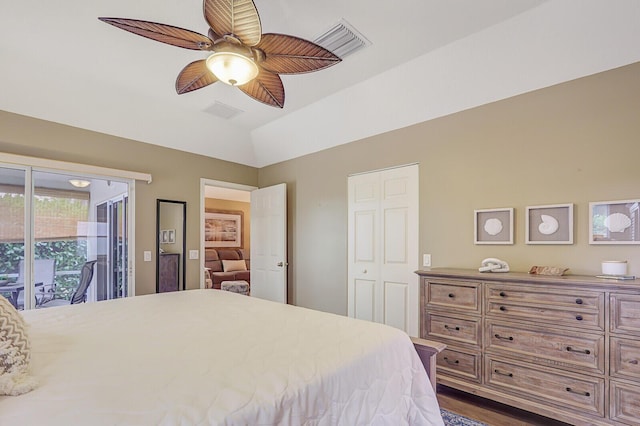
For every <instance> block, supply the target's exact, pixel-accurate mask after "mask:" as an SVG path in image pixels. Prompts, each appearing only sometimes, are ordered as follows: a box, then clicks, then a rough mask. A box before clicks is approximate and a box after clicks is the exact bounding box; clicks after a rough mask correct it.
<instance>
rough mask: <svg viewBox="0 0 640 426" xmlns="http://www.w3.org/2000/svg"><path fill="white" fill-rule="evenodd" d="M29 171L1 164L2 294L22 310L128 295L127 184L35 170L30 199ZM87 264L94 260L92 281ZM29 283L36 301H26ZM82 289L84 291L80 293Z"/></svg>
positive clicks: (0, 261)
mask: <svg viewBox="0 0 640 426" xmlns="http://www.w3.org/2000/svg"><path fill="white" fill-rule="evenodd" d="M24 174H25V172H24V171H22V170H14V169H5V168H0V294H2V295H3V296H5V297H6V298H7V299H8V300H9V301H10V302H11V303H13V304H14V305H15V306H16V307H17V308H18V309H29V308H44V307H48V306H52V305H59V304H64V303H77V301H78V300H81V301H85V300H86V301H99V300H105V299H112V298H118V297H124V296H126V294H127V256H126V252H127V250H126V247H127V230H126V208H127V197H126V193H127V190H128V186H127V185H126V184H123V183H119V182H112V181H107V180H100V179H91V180H78V179H77V177H74V176H67V175H61V174H54V173H45V172H33V179H32V181H33V190H32V191H31V193H32V195H31V198H30V200H31V201H30V203H27V202H26V200H25V193H26V191H25V184H24V181H25V179H24ZM77 182H80V184H78V183H77ZM31 224H32V227H31ZM28 239H29V240H30V242H29V241H28ZM25 243H27V244H30V243H31V244H32V246H31V247H29V246H27V247H29V248H30V249H31V248H32V250H30V252H31V253H30V256H27V254H26V252H25ZM27 257H29V258H30V260H32V262H31V263H27V262H25V260H26V259H27ZM93 261H97V263H96V262H93ZM94 264H95V265H94ZM83 265H87V266H90V268H89V270H88V271H86V273H85V274H84V275H83V277H84V279H85V280H88V282H86V283H82V282H81V280H80V278H81V271H82V270H83ZM27 273H29V275H30V276H31V280H30V281H29V282H28V283H25V281H26V280H25V278H26V277H27ZM94 273H95V274H94ZM81 284H84V285H83V286H82V289H79V286H80V285H81ZM25 285H26V286H31V287H30V289H31V291H30V293H31V294H32V296H33V297H32V300H33V302H32V303H25V293H27V292H26V291H25V290H26V289H25ZM87 287H88V288H87ZM77 290H78V291H82V292H84V294H80V295H78V297H76V296H74V293H75V292H76V291H77ZM27 294H28V293H27ZM72 296H74V297H73V301H72V300H71V299H72ZM53 301H55V302H53Z"/></svg>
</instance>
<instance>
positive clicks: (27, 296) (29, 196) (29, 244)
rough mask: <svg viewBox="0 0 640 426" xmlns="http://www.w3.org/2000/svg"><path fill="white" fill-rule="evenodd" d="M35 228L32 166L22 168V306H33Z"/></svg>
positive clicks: (29, 307) (30, 307)
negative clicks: (33, 238) (32, 283)
mask: <svg viewBox="0 0 640 426" xmlns="http://www.w3.org/2000/svg"><path fill="white" fill-rule="evenodd" d="M34 229H35V215H34V212H33V168H31V167H26V168H25V169H24V241H23V243H24V258H23V259H24V289H23V292H24V307H23V308H22V309H24V310H27V309H32V308H33V300H32V297H33V286H32V285H31V282H33V280H32V279H31V277H32V276H33V241H32V237H33V230H34Z"/></svg>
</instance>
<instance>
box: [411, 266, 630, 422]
mask: <svg viewBox="0 0 640 426" xmlns="http://www.w3.org/2000/svg"><path fill="white" fill-rule="evenodd" d="M417 273H418V275H420V316H421V318H420V337H421V338H424V339H429V340H435V341H439V342H442V343H446V345H447V348H446V349H445V350H444V351H442V352H441V353H440V354H438V356H437V371H438V376H437V377H438V383H441V384H444V385H447V386H451V387H453V388H456V389H460V390H464V391H467V392H470V393H473V394H476V395H480V396H483V397H486V398H490V399H493V400H496V401H500V402H503V403H506V404H509V405H512V406H515V407H518V408H522V409H524V410H528V411H532V412H535V413H538V414H542V415H544V416H547V417H550V418H553V419H557V420H561V421H564V422H567V423H571V424H574V425H611V424H613V425H639V426H640V280H633V281H618V280H603V279H598V278H594V277H586V276H575V275H569V276H564V277H550V276H539V275H529V274H526V273H515V272H509V273H479V272H477V271H474V270H464V269H432V270H429V271H417Z"/></svg>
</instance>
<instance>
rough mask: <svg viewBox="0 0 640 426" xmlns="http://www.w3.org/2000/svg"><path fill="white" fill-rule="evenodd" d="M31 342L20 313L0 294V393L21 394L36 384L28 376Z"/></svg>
mask: <svg viewBox="0 0 640 426" xmlns="http://www.w3.org/2000/svg"><path fill="white" fill-rule="evenodd" d="M30 358H31V344H30V343H29V337H28V336H27V324H26V323H25V322H24V319H23V318H22V315H20V313H19V312H18V311H17V310H16V308H14V307H13V305H12V304H11V303H10V302H9V301H8V300H7V299H6V298H4V297H3V296H0V395H21V394H23V393H27V392H29V391H31V390H33V389H35V387H36V384H37V383H36V380H35V379H34V378H33V377H31V376H29V360H30Z"/></svg>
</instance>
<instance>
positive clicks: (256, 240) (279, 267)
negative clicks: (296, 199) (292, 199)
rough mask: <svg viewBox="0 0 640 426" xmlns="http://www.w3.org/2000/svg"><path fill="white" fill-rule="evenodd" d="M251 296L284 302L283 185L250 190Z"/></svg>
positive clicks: (285, 298) (285, 186) (285, 278)
mask: <svg viewBox="0 0 640 426" xmlns="http://www.w3.org/2000/svg"><path fill="white" fill-rule="evenodd" d="M251 296H253V297H259V298H261V299H267V300H272V301H274V302H280V303H287V185H286V184H284V183H281V184H279V185H274V186H269V187H267V188H260V189H256V190H254V191H251Z"/></svg>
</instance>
